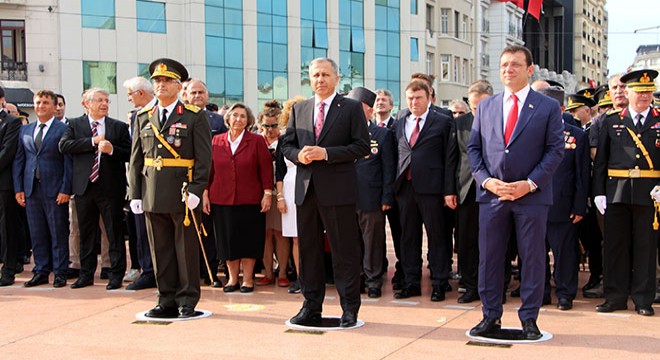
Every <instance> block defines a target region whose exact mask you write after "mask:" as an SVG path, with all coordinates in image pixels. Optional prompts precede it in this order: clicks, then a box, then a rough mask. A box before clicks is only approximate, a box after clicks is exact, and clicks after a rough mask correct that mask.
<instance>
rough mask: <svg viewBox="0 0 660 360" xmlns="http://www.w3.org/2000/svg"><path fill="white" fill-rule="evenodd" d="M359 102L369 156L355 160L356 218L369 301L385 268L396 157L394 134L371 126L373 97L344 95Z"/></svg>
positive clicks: (361, 92) (359, 91)
mask: <svg viewBox="0 0 660 360" xmlns="http://www.w3.org/2000/svg"><path fill="white" fill-rule="evenodd" d="M346 97H348V98H351V99H354V100H357V101H360V102H361V103H362V109H363V110H364V116H365V117H366V118H367V124H368V129H369V137H370V138H371V142H370V146H369V148H370V154H369V155H367V156H366V157H364V158H359V159H357V161H356V163H355V170H356V171H357V178H358V189H357V190H358V199H357V204H356V210H357V219H358V226H359V228H360V232H361V234H362V244H363V249H362V251H363V256H362V274H363V277H364V278H365V284H366V285H367V288H368V289H367V295H368V296H369V297H370V298H379V297H380V296H381V287H382V286H383V274H384V273H385V272H386V270H387V269H385V261H384V260H385V258H384V256H383V254H384V253H385V212H386V211H387V210H389V209H391V208H392V206H393V205H394V189H393V186H394V174H395V172H396V154H395V149H396V148H395V147H394V133H393V132H392V131H390V130H388V129H387V128H383V127H379V126H378V125H376V124H374V123H372V122H371V121H370V120H369V119H371V115H372V113H373V106H374V101H375V99H376V94H374V93H373V92H372V91H370V90H368V89H366V88H363V87H356V88H354V89H352V90H351V92H349V93H348V95H347V96H346Z"/></svg>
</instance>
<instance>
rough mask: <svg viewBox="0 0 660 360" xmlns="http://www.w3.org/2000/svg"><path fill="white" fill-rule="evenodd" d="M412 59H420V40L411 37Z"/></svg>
mask: <svg viewBox="0 0 660 360" xmlns="http://www.w3.org/2000/svg"><path fill="white" fill-rule="evenodd" d="M410 61H419V40H418V39H417V38H414V37H411V38H410Z"/></svg>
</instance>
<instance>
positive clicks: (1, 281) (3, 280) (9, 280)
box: [0, 273, 15, 286]
mask: <svg viewBox="0 0 660 360" xmlns="http://www.w3.org/2000/svg"><path fill="white" fill-rule="evenodd" d="M14 281H15V276H14V275H9V274H4V273H3V274H2V277H0V286H10V285H14Z"/></svg>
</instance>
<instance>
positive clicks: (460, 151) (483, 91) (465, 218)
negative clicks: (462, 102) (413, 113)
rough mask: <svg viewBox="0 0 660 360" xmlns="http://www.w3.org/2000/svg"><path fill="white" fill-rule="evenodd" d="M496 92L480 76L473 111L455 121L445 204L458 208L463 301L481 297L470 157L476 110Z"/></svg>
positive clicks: (472, 93) (472, 90) (472, 89)
mask: <svg viewBox="0 0 660 360" xmlns="http://www.w3.org/2000/svg"><path fill="white" fill-rule="evenodd" d="M491 95H493V86H492V85H491V84H490V83H489V82H488V81H487V80H477V81H475V82H474V83H472V85H470V88H469V89H468V101H469V102H470V109H471V112H469V113H467V114H465V115H462V116H458V117H456V119H454V121H453V122H452V130H451V138H450V140H449V150H448V151H447V171H446V178H445V182H446V184H445V186H446V195H445V204H446V205H447V206H448V207H449V208H451V209H456V215H457V218H456V242H457V243H458V268H459V269H460V271H461V280H462V284H463V286H464V287H465V293H464V294H463V295H461V296H460V297H459V298H458V302H459V303H461V304H465V303H470V302H473V301H476V300H479V289H478V288H477V286H478V285H479V282H478V275H479V222H478V221H475V220H476V219H478V218H479V204H478V203H477V198H476V183H475V181H474V177H473V176H472V167H471V166H470V160H469V159H468V157H467V143H468V140H470V132H471V131H472V122H473V120H474V113H475V112H476V111H477V105H478V104H479V102H480V101H481V100H483V99H485V98H487V97H489V96H491Z"/></svg>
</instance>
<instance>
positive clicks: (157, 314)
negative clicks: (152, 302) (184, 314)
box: [144, 305, 179, 319]
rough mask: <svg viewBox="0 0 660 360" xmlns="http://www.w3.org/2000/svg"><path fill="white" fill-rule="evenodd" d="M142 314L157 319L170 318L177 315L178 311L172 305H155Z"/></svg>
mask: <svg viewBox="0 0 660 360" xmlns="http://www.w3.org/2000/svg"><path fill="white" fill-rule="evenodd" d="M144 316H146V317H150V318H158V319H171V318H175V317H178V316H179V311H177V309H176V308H174V307H171V308H170V307H164V306H162V305H156V307H154V308H153V309H151V310H149V311H147V312H146V313H145V314H144Z"/></svg>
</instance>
